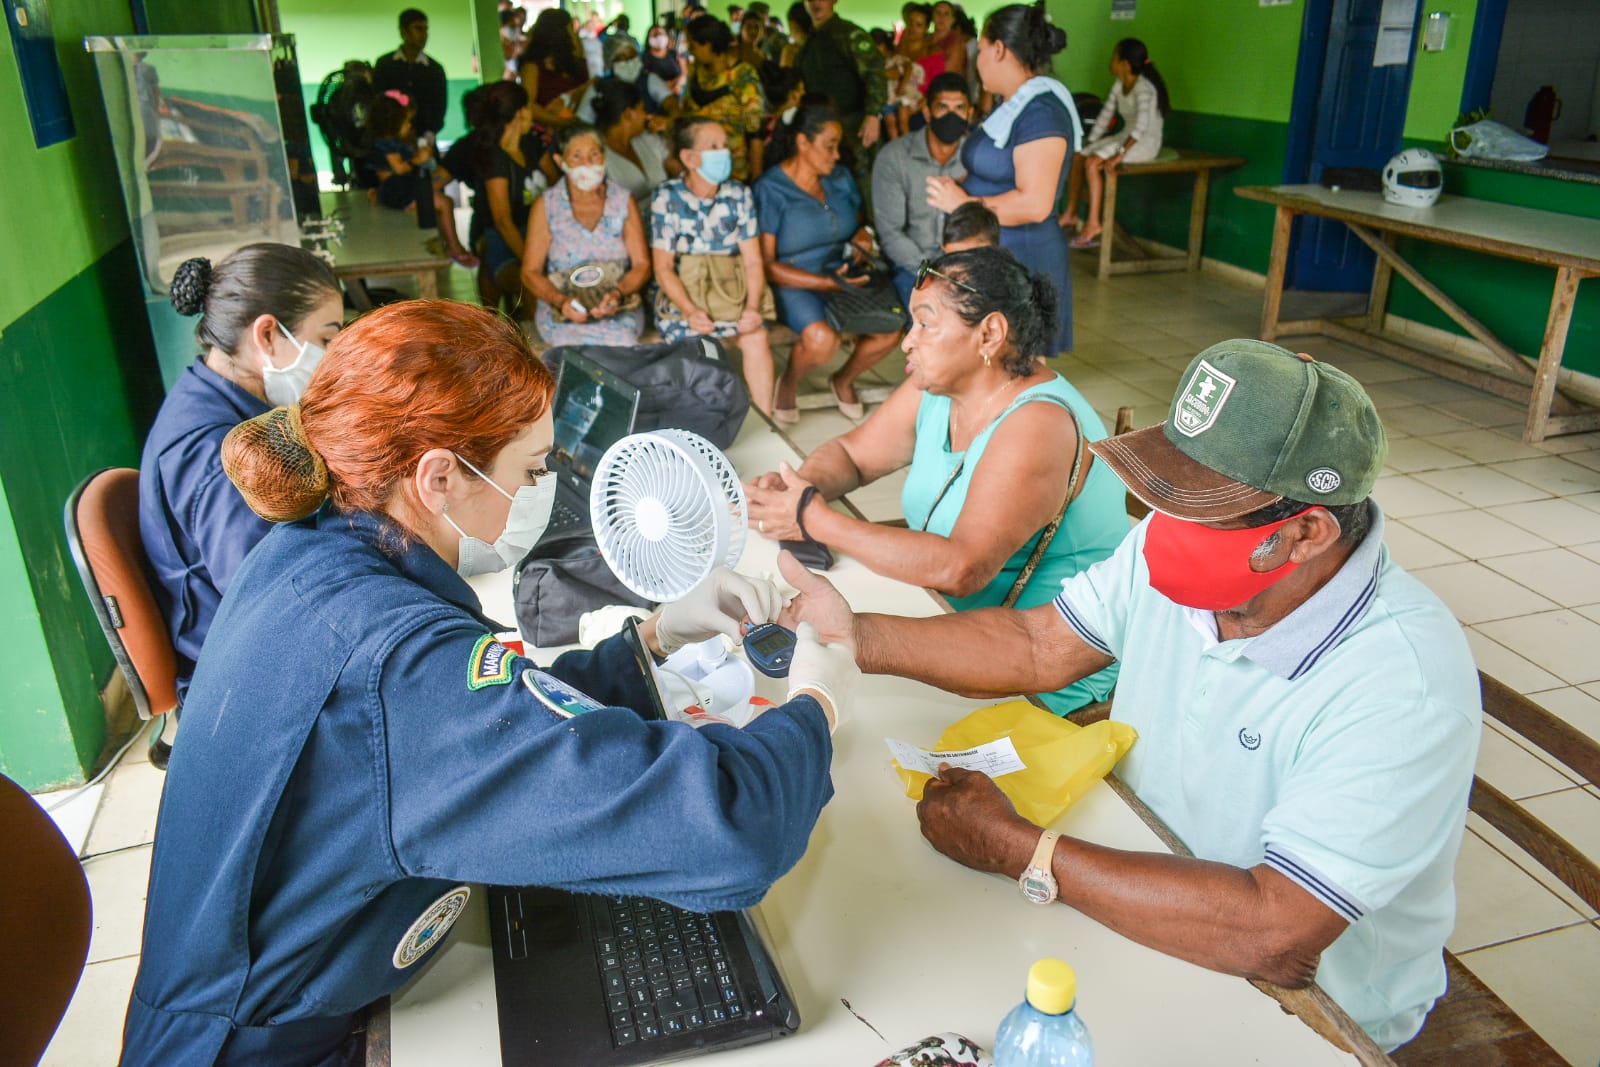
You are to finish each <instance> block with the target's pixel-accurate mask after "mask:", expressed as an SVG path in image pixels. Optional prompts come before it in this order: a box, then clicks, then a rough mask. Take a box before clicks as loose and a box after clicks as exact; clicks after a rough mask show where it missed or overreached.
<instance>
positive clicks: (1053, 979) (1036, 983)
mask: <svg viewBox="0 0 1600 1067" xmlns="http://www.w3.org/2000/svg"><path fill="white" fill-rule="evenodd" d="M1077 998H1078V976H1077V975H1076V974H1075V973H1073V970H1072V968H1071V967H1069V966H1068V965H1067V964H1065V963H1063V962H1061V961H1060V960H1053V959H1042V960H1037V961H1035V962H1034V965H1033V966H1032V967H1029V968H1028V1003H1029V1004H1032V1005H1033V1006H1034V1007H1035V1008H1038V1009H1039V1010H1040V1011H1042V1012H1044V1013H1045V1014H1046V1015H1062V1014H1064V1013H1066V1012H1069V1011H1071V1010H1072V1005H1073V1002H1074V1001H1076V1000H1077Z"/></svg>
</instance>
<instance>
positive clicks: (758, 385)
mask: <svg viewBox="0 0 1600 1067" xmlns="http://www.w3.org/2000/svg"><path fill="white" fill-rule="evenodd" d="M672 146H673V148H674V149H676V150H677V155H678V160H679V162H681V163H682V164H683V171H684V173H683V177H681V178H674V179H673V180H671V181H669V182H667V183H665V184H664V185H662V186H661V187H660V188H659V189H657V190H656V194H655V199H654V201H653V202H652V204H651V208H650V258H651V261H652V263H653V265H654V266H655V272H656V282H657V283H658V284H659V285H660V287H661V292H660V296H659V297H658V298H657V300H656V322H657V324H658V325H659V326H660V327H661V335H662V336H663V337H665V338H666V339H667V340H668V341H681V340H683V339H685V338H687V337H692V336H694V335H696V334H700V335H708V336H712V337H730V338H732V339H733V342H734V344H736V345H737V346H738V347H739V351H740V352H741V353H742V354H743V356H744V380H745V385H746V386H747V387H748V388H749V390H750V400H751V402H752V403H754V404H755V405H756V407H758V408H760V409H761V410H762V411H763V412H765V413H767V414H769V415H770V414H771V413H772V391H773V382H774V377H775V375H774V372H773V366H772V349H771V347H770V346H769V345H768V343H767V324H766V319H767V318H770V317H772V314H773V307H772V296H771V294H770V293H769V292H768V291H767V284H766V278H765V271H764V267H763V264H762V260H761V239H760V235H759V233H758V232H757V229H756V204H755V198H754V197H752V196H751V195H750V190H749V189H748V188H747V187H746V186H744V185H742V184H741V183H739V182H736V181H734V180H733V179H732V177H731V176H730V173H731V171H732V166H731V163H730V157H731V153H730V151H729V149H728V135H727V133H726V132H725V131H724V130H723V128H722V125H721V124H720V123H718V122H717V121H715V120H714V119H710V118H707V117H705V116H703V115H702V116H694V117H691V118H687V119H680V120H679V121H678V123H677V124H676V126H675V127H674V128H673V132H672ZM691 290H693V292H691Z"/></svg>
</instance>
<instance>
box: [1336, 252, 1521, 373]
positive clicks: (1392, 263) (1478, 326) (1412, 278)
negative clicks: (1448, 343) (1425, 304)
mask: <svg viewBox="0 0 1600 1067" xmlns="http://www.w3.org/2000/svg"><path fill="white" fill-rule="evenodd" d="M1345 225H1346V226H1349V227H1350V232H1351V233H1353V234H1355V235H1356V236H1357V237H1358V238H1360V239H1361V243H1362V244H1364V245H1366V246H1367V247H1368V248H1370V249H1372V251H1373V252H1375V253H1377V256H1378V260H1379V262H1382V263H1386V264H1388V265H1389V267H1390V268H1392V269H1393V270H1394V271H1395V272H1397V273H1398V274H1399V275H1400V277H1402V278H1404V279H1405V280H1406V281H1408V282H1410V283H1411V284H1412V285H1414V286H1416V287H1417V289H1418V291H1420V292H1421V293H1422V295H1423V296H1425V297H1427V298H1428V299H1429V300H1431V301H1433V302H1434V304H1436V305H1437V306H1438V308H1439V310H1440V311H1442V312H1444V313H1445V314H1446V315H1449V316H1450V318H1451V319H1452V320H1454V321H1455V323H1456V324H1457V325H1459V326H1460V327H1461V328H1462V329H1463V330H1466V331H1467V333H1469V334H1471V335H1472V336H1473V338H1474V339H1475V340H1477V341H1478V342H1479V343H1480V344H1482V345H1483V346H1484V347H1485V348H1487V349H1488V350H1489V351H1490V352H1491V353H1492V354H1493V355H1494V357H1495V358H1496V359H1498V360H1500V362H1501V363H1504V364H1505V365H1506V366H1507V367H1509V368H1511V370H1513V371H1515V372H1516V373H1517V375H1518V376H1519V377H1522V378H1525V379H1527V380H1529V381H1530V382H1531V381H1532V380H1533V368H1532V367H1530V366H1528V361H1527V360H1526V359H1524V358H1523V357H1522V356H1520V355H1518V354H1517V353H1516V352H1514V351H1512V350H1511V349H1510V348H1509V347H1508V346H1507V345H1506V344H1505V342H1503V341H1501V340H1500V338H1498V337H1496V336H1495V335H1494V334H1492V333H1490V332H1489V327H1487V326H1485V325H1484V324H1483V323H1481V322H1479V321H1478V320H1477V319H1475V318H1473V317H1472V316H1471V315H1469V314H1467V312H1466V309H1465V308H1463V307H1462V306H1461V305H1460V304H1457V303H1456V302H1455V301H1454V300H1451V299H1450V298H1449V297H1448V296H1446V295H1445V294H1444V290H1442V289H1440V288H1439V287H1438V286H1437V285H1434V284H1433V283H1432V282H1430V281H1429V280H1428V279H1426V278H1424V277H1423V276H1422V273H1421V272H1420V271H1418V270H1417V268H1415V267H1413V266H1412V265H1411V264H1409V263H1407V262H1406V261H1405V260H1404V259H1403V258H1401V256H1400V253H1398V252H1396V251H1395V250H1394V248H1393V247H1392V245H1391V244H1390V243H1389V241H1386V240H1382V239H1380V238H1378V237H1377V236H1376V235H1374V234H1373V233H1372V231H1371V230H1369V229H1367V227H1365V226H1361V225H1357V224H1356V223H1353V222H1347V223H1345ZM1386 282H1387V279H1386ZM1368 310H1369V312H1370V308H1369V309H1368Z"/></svg>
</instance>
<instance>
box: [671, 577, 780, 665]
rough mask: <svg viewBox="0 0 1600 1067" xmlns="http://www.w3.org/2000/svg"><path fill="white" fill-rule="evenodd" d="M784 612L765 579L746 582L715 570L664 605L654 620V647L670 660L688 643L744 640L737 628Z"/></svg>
mask: <svg viewBox="0 0 1600 1067" xmlns="http://www.w3.org/2000/svg"><path fill="white" fill-rule="evenodd" d="M782 610H783V595H782V594H781V593H779V592H778V587H777V586H775V585H773V584H772V583H771V582H769V581H767V580H766V579H765V578H746V577H745V576H744V575H742V574H739V573H738V572H737V571H733V570H730V569H729V568H727V567H718V568H717V569H716V570H714V571H712V572H711V573H710V574H709V575H707V576H706V580H705V581H703V582H701V583H700V584H699V585H697V586H695V587H694V588H693V589H691V590H689V591H688V592H687V593H685V594H684V595H683V599H681V600H675V601H673V602H672V603H671V604H665V605H663V606H662V608H661V614H660V615H659V616H658V617H657V618H656V644H657V645H659V646H661V652H662V654H663V655H667V656H670V655H672V653H674V652H676V651H677V650H678V649H680V648H682V647H683V646H684V645H686V644H689V643H690V642H691V641H704V640H705V639H706V638H708V637H710V636H712V635H713V634H727V635H728V636H729V637H731V638H732V639H733V640H734V642H735V643H737V642H739V641H742V640H744V634H743V632H742V631H741V630H740V624H741V623H742V622H744V620H745V619H749V620H750V621H751V622H752V623H757V624H760V623H763V622H772V621H773V620H775V619H777V617H778V612H780V611H782Z"/></svg>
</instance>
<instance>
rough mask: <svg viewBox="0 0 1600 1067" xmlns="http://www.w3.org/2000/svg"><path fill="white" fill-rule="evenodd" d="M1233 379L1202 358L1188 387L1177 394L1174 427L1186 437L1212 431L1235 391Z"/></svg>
mask: <svg viewBox="0 0 1600 1067" xmlns="http://www.w3.org/2000/svg"><path fill="white" fill-rule="evenodd" d="M1233 386H1234V379H1233V377H1232V376H1230V375H1227V374H1223V373H1222V372H1221V371H1219V370H1218V369H1217V368H1215V367H1213V366H1212V365H1211V363H1210V362H1209V361H1208V360H1204V359H1202V360H1201V361H1200V366H1198V367H1196V368H1195V372H1194V376H1193V377H1192V378H1190V379H1189V384H1188V385H1186V386H1185V387H1184V390H1183V392H1182V393H1179V394H1178V403H1177V410H1176V411H1175V412H1174V413H1173V420H1172V424H1173V426H1174V427H1176V429H1177V431H1178V432H1179V433H1181V434H1183V436H1185V437H1198V436H1199V435H1200V434H1202V433H1204V432H1205V431H1207V430H1209V429H1210V428H1211V427H1212V425H1213V424H1214V423H1215V422H1216V421H1217V416H1218V415H1221V414H1222V405H1223V404H1225V403H1227V402H1228V396H1229V394H1231V393H1232V392H1233Z"/></svg>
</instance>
